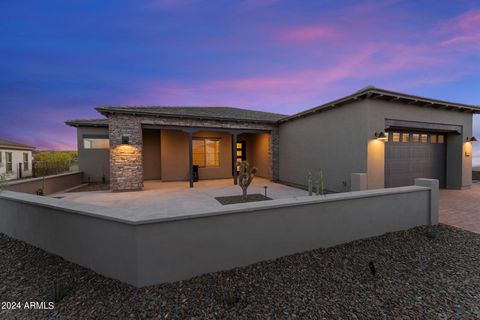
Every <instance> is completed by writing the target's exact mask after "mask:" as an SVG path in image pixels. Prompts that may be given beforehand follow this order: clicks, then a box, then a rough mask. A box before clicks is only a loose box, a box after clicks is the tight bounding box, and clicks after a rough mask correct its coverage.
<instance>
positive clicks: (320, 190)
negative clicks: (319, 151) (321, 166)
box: [315, 170, 325, 196]
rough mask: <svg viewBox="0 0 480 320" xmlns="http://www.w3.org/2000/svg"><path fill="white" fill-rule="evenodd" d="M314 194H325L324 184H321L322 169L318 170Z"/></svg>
mask: <svg viewBox="0 0 480 320" xmlns="http://www.w3.org/2000/svg"><path fill="white" fill-rule="evenodd" d="M315 194H316V195H317V196H318V195H324V194H325V189H324V186H323V171H322V170H320V171H319V172H318V180H317V188H316V190H315Z"/></svg>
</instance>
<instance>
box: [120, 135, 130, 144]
mask: <svg viewBox="0 0 480 320" xmlns="http://www.w3.org/2000/svg"><path fill="white" fill-rule="evenodd" d="M122 144H130V138H129V137H128V136H122Z"/></svg>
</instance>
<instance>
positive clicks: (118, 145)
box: [108, 114, 143, 191]
mask: <svg viewBox="0 0 480 320" xmlns="http://www.w3.org/2000/svg"><path fill="white" fill-rule="evenodd" d="M108 120H109V136H110V186H111V188H112V191H132V190H140V189H142V188H143V162H142V161H143V160H142V146H143V142H142V126H141V124H140V121H139V119H138V118H136V117H133V116H127V115H120V114H113V115H110V116H109V117H108ZM122 136H127V137H128V138H129V144H128V145H122Z"/></svg>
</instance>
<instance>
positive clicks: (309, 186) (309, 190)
mask: <svg viewBox="0 0 480 320" xmlns="http://www.w3.org/2000/svg"><path fill="white" fill-rule="evenodd" d="M307 185H308V195H309V196H311V195H312V192H313V182H312V173H311V172H309V173H308V178H307Z"/></svg>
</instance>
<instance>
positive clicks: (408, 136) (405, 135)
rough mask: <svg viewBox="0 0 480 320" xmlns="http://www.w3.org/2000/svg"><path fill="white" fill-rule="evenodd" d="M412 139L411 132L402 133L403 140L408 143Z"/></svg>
mask: <svg viewBox="0 0 480 320" xmlns="http://www.w3.org/2000/svg"><path fill="white" fill-rule="evenodd" d="M409 141H410V134H409V133H402V142H404V143H408V142H409Z"/></svg>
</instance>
